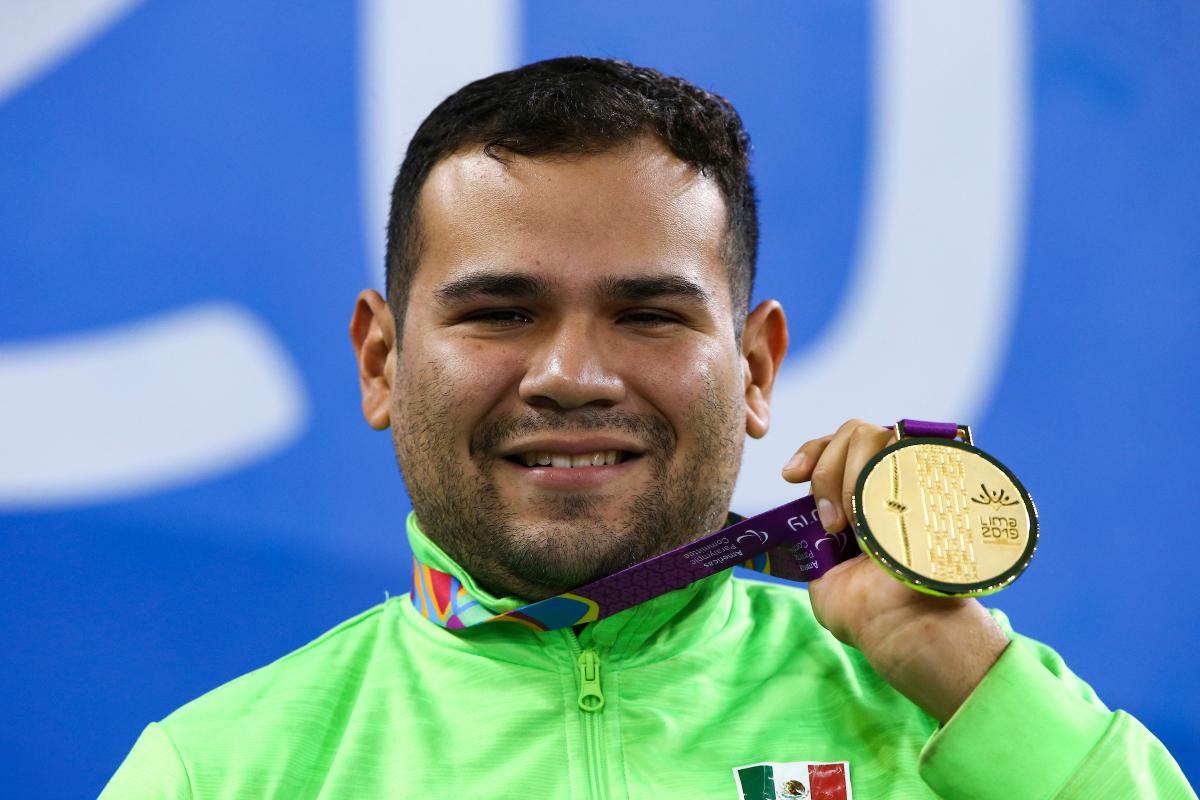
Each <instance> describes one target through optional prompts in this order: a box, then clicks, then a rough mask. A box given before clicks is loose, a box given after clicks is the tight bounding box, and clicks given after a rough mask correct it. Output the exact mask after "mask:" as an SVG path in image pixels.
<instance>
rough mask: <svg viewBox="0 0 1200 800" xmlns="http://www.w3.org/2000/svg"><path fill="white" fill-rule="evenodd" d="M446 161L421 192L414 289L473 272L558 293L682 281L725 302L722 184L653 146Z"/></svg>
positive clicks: (473, 154)
mask: <svg viewBox="0 0 1200 800" xmlns="http://www.w3.org/2000/svg"><path fill="white" fill-rule="evenodd" d="M501 155H502V156H503V158H504V160H503V161H501V160H497V159H496V158H492V157H490V156H488V155H486V154H484V153H483V152H482V151H481V149H472V150H467V151H463V152H460V153H457V154H455V155H453V156H450V157H448V158H446V159H444V160H442V161H440V162H439V163H438V164H437V165H436V166H435V167H434V168H433V169H432V170H431V171H430V174H429V177H428V179H427V180H426V182H425V185H424V186H423V187H422V190H421V197H420V205H419V209H420V211H419V214H420V227H421V238H422V246H421V259H420V266H419V268H418V270H417V273H416V275H415V276H414V287H413V288H414V289H416V290H419V289H420V288H427V289H428V288H432V286H434V285H436V284H437V283H438V282H440V281H443V280H445V279H447V278H450V279H452V278H454V277H457V276H458V274H459V273H462V272H464V271H469V270H471V269H479V268H487V269H492V270H495V269H520V270H522V271H531V270H532V271H543V272H545V273H547V275H548V277H552V278H553V279H554V283H555V284H559V285H562V284H564V283H566V284H570V283H571V282H572V281H574V280H578V281H579V282H581V283H582V282H589V283H590V282H592V281H593V279H594V278H596V277H598V276H602V275H609V276H614V275H615V276H619V275H621V274H626V273H638V274H643V275H645V274H653V273H658V272H661V273H670V274H682V275H685V276H686V277H688V278H690V279H692V280H694V281H697V282H700V283H703V284H706V285H711V286H712V287H714V290H716V289H717V288H718V284H720V285H723V286H724V289H723V290H721V291H714V292H713V294H714V295H717V296H723V297H727V296H728V279H727V273H726V270H725V264H724V261H723V258H722V255H723V245H724V241H725V226H726V209H725V202H724V199H723V198H722V196H721V193H720V190H719V189H718V187H717V185H716V183H715V182H714V181H712V180H711V179H710V178H708V177H706V176H704V175H702V174H700V173H699V172H698V171H697V170H696V169H695V168H693V167H691V166H689V165H688V164H686V163H684V162H683V161H680V160H679V159H678V158H676V157H675V156H674V154H672V153H671V152H670V150H668V149H667V148H666V146H665V145H663V144H662V143H661V142H659V141H658V140H657V139H653V138H646V139H642V140H638V141H636V142H634V143H632V144H629V145H626V146H624V147H622V148H620V149H617V150H613V151H609V152H605V153H600V154H595V155H584V156H546V157H532V158H531V157H525V156H517V155H508V154H503V153H501Z"/></svg>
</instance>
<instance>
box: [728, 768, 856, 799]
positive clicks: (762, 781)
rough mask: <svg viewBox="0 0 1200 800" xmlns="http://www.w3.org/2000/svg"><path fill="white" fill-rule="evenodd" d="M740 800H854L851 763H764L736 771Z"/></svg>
mask: <svg viewBox="0 0 1200 800" xmlns="http://www.w3.org/2000/svg"><path fill="white" fill-rule="evenodd" d="M733 779H734V781H736V782H737V788H738V799H739V800H854V792H853V791H851V789H850V762H848V761H832V762H821V761H788V762H782V761H764V762H762V763H761V764H748V765H746V766H744V767H734V768H733Z"/></svg>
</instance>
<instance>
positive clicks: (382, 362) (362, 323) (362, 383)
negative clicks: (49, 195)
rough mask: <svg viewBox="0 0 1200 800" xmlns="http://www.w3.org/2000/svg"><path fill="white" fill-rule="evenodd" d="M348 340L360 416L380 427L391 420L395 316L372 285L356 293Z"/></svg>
mask: <svg viewBox="0 0 1200 800" xmlns="http://www.w3.org/2000/svg"><path fill="white" fill-rule="evenodd" d="M350 343H351V344H353V345H354V357H355V360H356V361H358V386H359V389H361V390H362V411H363V417H365V418H366V420H367V424H368V425H370V426H371V427H372V428H374V429H375V430H377V431H381V430H383V429H385V428H387V427H388V425H389V424H390V423H391V407H392V405H391V403H392V375H393V374H394V370H395V358H394V356H395V349H396V320H395V317H393V316H392V309H391V307H390V306H388V304H387V301H386V300H384V299H383V298H382V297H380V296H379V292H377V291H375V290H374V289H364V290H363V291H362V293H360V294H359V295H358V301H357V302H356V303H355V305H354V316H352V317H351V318H350Z"/></svg>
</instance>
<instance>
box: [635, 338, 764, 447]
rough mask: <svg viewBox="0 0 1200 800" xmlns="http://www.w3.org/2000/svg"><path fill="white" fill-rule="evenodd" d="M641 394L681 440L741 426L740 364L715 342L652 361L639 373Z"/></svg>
mask: <svg viewBox="0 0 1200 800" xmlns="http://www.w3.org/2000/svg"><path fill="white" fill-rule="evenodd" d="M636 374H640V375H643V376H644V377H642V378H640V379H639V387H640V393H641V394H642V395H643V396H644V397H646V398H647V399H649V401H650V402H651V403H652V404H653V405H654V406H655V407H656V408H657V409H659V411H660V412H661V413H662V414H664V415H665V416H666V417H667V419H668V420H669V421H670V422H671V424H672V426H674V428H675V431H676V434H677V435H678V437H679V440H680V441H681V442H684V441H687V440H695V439H697V438H705V434H706V433H711V431H704V432H701V431H697V430H696V427H697V426H698V425H703V426H705V427H706V428H714V427H715V428H718V429H724V428H726V427H727V426H728V427H730V428H731V429H732V428H736V427H737V426H738V425H739V422H740V419H741V417H740V414H739V411H740V402H741V397H742V373H741V364H740V360H739V359H737V358H735V357H733V356H732V355H731V354H730V353H729V352H726V350H725V348H722V347H720V346H718V345H717V344H715V343H714V344H711V345H710V346H708V347H699V348H695V349H693V350H689V351H688V352H681V353H677V354H674V355H669V356H663V357H660V358H657V359H655V360H654V369H653V370H644V371H640V372H639V373H636Z"/></svg>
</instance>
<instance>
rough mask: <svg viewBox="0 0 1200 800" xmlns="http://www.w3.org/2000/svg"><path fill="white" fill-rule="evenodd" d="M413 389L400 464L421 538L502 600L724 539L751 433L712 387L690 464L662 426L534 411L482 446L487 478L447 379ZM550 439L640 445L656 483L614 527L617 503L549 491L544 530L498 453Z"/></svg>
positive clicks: (695, 420)
mask: <svg viewBox="0 0 1200 800" xmlns="http://www.w3.org/2000/svg"><path fill="white" fill-rule="evenodd" d="M431 371H434V374H431V375H426V376H423V377H421V378H419V379H417V380H414V381H412V382H411V383H410V387H409V388H410V389H411V388H414V387H420V388H419V389H415V390H414V391H410V392H407V393H405V394H404V397H403V402H397V403H395V404H394V406H393V413H394V414H395V416H394V417H393V424H392V435H393V442H394V444H395V449H396V458H397V462H398V463H399V465H400V470H401V474H402V475H403V476H404V482H405V485H406V486H407V488H408V494H409V498H410V499H411V501H412V505H413V510H414V511H415V512H416V516H417V519H418V521H419V522H420V525H421V529H422V531H423V532H424V533H425V535H426V536H428V537H429V538H430V539H431V540H433V541H434V542H435V543H436V544H437V545H438V546H439V547H441V548H442V549H443V550H444V551H446V553H447V554H448V555H449V556H450V557H451V558H453V559H454V560H455V561H456V562H457V563H458V564H459V565H460V566H462V567H463V568H465V569H466V570H467V572H468V573H470V575H471V576H472V578H474V579H475V581H476V582H477V583H478V584H479V585H480V586H481V587H482V588H483V589H485V590H487V591H489V592H491V593H492V594H494V595H496V596H501V597H504V596H515V597H519V598H522V599H524V600H527V601H535V600H540V599H543V598H545V597H550V596H553V595H556V594H560V593H562V592H564V591H568V590H570V589H572V588H575V587H578V586H582V585H584V584H586V583H589V582H591V581H593V580H596V579H597V578H601V577H603V576H605V575H609V574H612V573H614V572H617V571H619V570H621V569H624V568H625V567H628V566H630V565H632V564H635V563H637V562H639V561H642V560H644V559H647V558H650V557H652V556H655V555H658V554H660V553H663V552H666V551H667V550H670V549H672V548H674V547H678V546H680V545H683V544H686V543H688V542H690V541H693V540H694V539H696V538H698V537H699V536H701V535H703V534H705V533H707V532H709V531H712V530H715V529H717V528H718V527H720V524H721V522H722V521H723V520H724V519H725V516H726V512H727V511H728V510H729V499H730V497H731V495H732V494H733V485H734V481H735V480H736V478H737V471H738V466H739V464H740V462H741V455H742V445H743V437H744V433H743V431H742V428H741V426H740V424H739V422H740V420H739V415H738V413H737V412H738V411H739V410H740V398H734V397H728V398H726V397H723V396H722V395H721V394H720V392H719V391H718V387H717V385H716V382H715V381H711V380H710V381H709V382H708V383H707V384H706V385H705V388H704V392H703V394H702V396H701V397H700V399H699V400H698V401H697V402H696V403H695V404H694V405H695V407H694V408H693V409H691V413H690V414H689V415H688V418H689V419H690V420H691V422H692V424H693V434H694V436H695V439H696V446H695V450H694V453H693V454H692V455H691V457H690V459H689V460H688V461H687V462H686V463H684V462H683V461H682V460H679V459H674V460H673V459H672V456H673V455H674V453H675V451H676V448H677V444H678V442H677V436H676V433H675V431H674V430H673V429H672V428H671V426H670V425H669V424H668V423H667V421H666V420H665V419H663V418H661V417H659V416H657V415H649V414H631V413H628V412H617V411H613V410H609V409H602V408H586V407H585V408H579V409H572V410H570V411H552V410H546V409H533V408H531V409H529V410H528V411H527V412H525V413H523V414H522V415H521V416H519V417H511V418H506V419H497V420H489V421H486V422H485V423H483V424H481V425H480V426H479V427H478V428H477V429H476V431H475V432H474V433H473V435H472V437H471V447H470V452H471V460H472V462H473V464H474V465H475V467H476V474H477V476H478V477H472V476H470V475H467V474H465V473H464V471H463V470H462V469H461V466H460V464H459V462H458V460H457V457H456V454H455V437H454V433H453V431H452V429H451V425H450V423H449V420H450V419H451V413H450V411H451V409H452V408H453V405H454V401H453V398H452V396H451V393H450V392H449V391H448V381H446V380H445V379H444V378H443V377H441V376H439V375H437V374H436V367H431ZM547 431H554V432H567V433H585V432H595V431H605V432H609V433H611V432H616V431H620V432H624V433H628V434H632V435H633V436H635V437H636V439H637V441H639V442H641V443H642V444H643V445H644V446H645V447H646V451H645V453H644V454H643V455H642V456H641V458H643V459H647V460H648V465H647V466H648V467H649V470H650V473H651V479H650V481H649V482H648V484H647V486H646V488H645V490H644V491H642V492H640V493H639V494H637V495H636V496H635V498H634V499H633V501H632V502H631V503H630V504H629V507H628V508H627V509H626V510H625V512H624V513H623V514H622V515H620V518H618V519H617V520H616V521H612V520H605V519H602V518H601V516H600V512H599V510H598V509H599V507H600V506H602V505H604V504H606V501H607V500H608V498H606V497H604V496H602V495H594V494H591V493H583V492H579V493H569V494H567V493H561V492H549V491H547V492H543V493H539V495H538V496H537V498H536V499H537V501H538V502H539V503H541V504H542V508H543V514H542V517H543V519H549V520H550V521H543V522H539V523H535V524H522V523H521V522H520V521H519V519H518V515H517V513H516V511H515V509H513V508H512V507H511V505H510V504H509V503H508V502H506V501H505V499H504V498H503V497H502V495H501V493H500V490H499V488H498V487H497V485H496V482H495V479H494V477H493V476H494V474H495V470H496V469H498V468H506V467H505V465H502V464H498V463H496V462H497V460H498V456H497V455H496V452H497V451H498V449H499V448H500V447H503V446H504V445H505V444H506V443H509V442H511V441H513V440H514V439H515V438H516V437H518V436H524V435H532V434H537V433H542V432H547Z"/></svg>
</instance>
